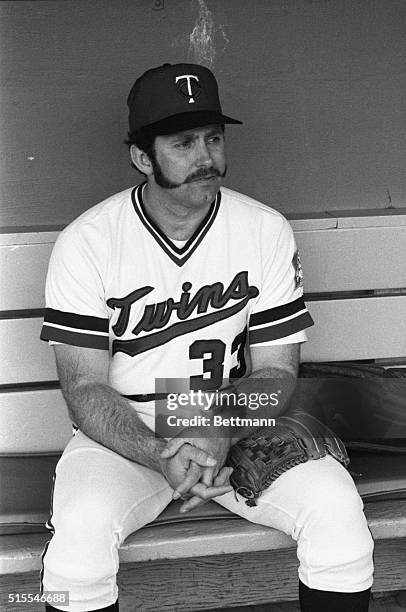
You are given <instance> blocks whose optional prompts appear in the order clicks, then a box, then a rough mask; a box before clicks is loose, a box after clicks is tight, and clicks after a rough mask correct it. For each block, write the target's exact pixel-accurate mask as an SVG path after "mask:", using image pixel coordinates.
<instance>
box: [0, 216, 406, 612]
mask: <svg viewBox="0 0 406 612" xmlns="http://www.w3.org/2000/svg"><path fill="white" fill-rule="evenodd" d="M290 220H291V224H292V226H293V229H294V231H295V235H296V239H297V243H298V246H299V249H300V253H301V259H302V262H303V267H304V271H305V289H306V300H307V304H308V307H309V310H310V311H311V314H312V316H313V318H314V320H315V322H316V325H315V326H314V327H313V328H311V329H310V330H309V332H308V336H309V341H308V342H307V343H306V344H305V345H304V346H303V349H302V361H337V360H351V361H354V360H360V361H364V360H375V361H377V362H378V363H381V364H384V365H386V366H387V367H391V366H393V365H403V366H405V365H406V209H385V210H381V211H348V212H346V211H340V212H337V213H335V212H330V213H325V214H323V213H321V214H314V215H307V216H303V217H301V216H296V217H294V218H292V217H291V219H290ZM59 229H60V228H55V227H46V228H36V229H35V230H34V229H32V228H19V229H18V230H12V231H10V230H9V231H8V230H7V229H4V230H3V231H2V233H0V253H1V289H2V291H1V295H0V336H1V344H0V346H1V348H0V350H1V355H0V364H1V365H0V417H1V426H0V468H2V470H0V475H2V482H3V484H5V485H7V486H6V487H5V488H7V491H14V493H15V498H14V493H12V494H10V495H9V498H8V499H2V501H1V504H0V508H1V516H0V523H1V524H2V525H3V527H4V529H3V533H4V534H5V535H2V536H0V609H1V610H5V611H8V612H11V611H13V612H14V611H17V610H21V611H24V612H29V611H32V612H34V611H37V610H42V609H43V608H42V605H38V604H27V603H20V604H8V603H7V594H8V593H37V592H38V572H39V569H40V566H41V560H40V555H41V553H42V550H43V546H44V543H45V541H46V540H48V539H49V535H48V534H46V533H44V532H35V531H40V529H39V530H38V529H35V527H38V525H41V524H43V523H44V521H45V520H46V518H47V508H44V507H43V499H44V497H45V498H47V496H48V493H49V489H50V479H51V473H52V469H53V465H54V464H55V462H56V460H57V457H58V456H59V454H60V452H61V451H62V449H63V448H64V446H65V444H66V442H67V440H68V439H69V437H70V435H71V427H70V423H69V420H68V418H67V410H66V407H65V405H64V402H63V399H62V396H61V393H60V390H59V386H58V383H57V375H56V370H55V364H54V358H53V352H52V350H50V349H49V348H48V346H47V344H46V343H43V342H40V340H39V332H40V328H41V321H42V309H43V307H44V282H45V274H46V268H47V263H48V259H49V255H50V253H51V250H52V247H53V244H54V241H55V239H56V237H57V235H58V232H59ZM399 462H403V463H399V473H398V474H394V479H396V478H397V477H398V476H399V475H400V474H401V470H405V465H404V464H405V459H404V457H403V458H401V457H399ZM38 466H40V468H38ZM30 470H31V472H30ZM27 474H28V475H29V478H28V483H27ZM44 474H45V475H46V477H45V476H44ZM23 477H24V478H25V483H26V484H25V487H26V491H25V492H26V495H27V500H29V502H28V501H27V502H25V501H24V499H23V503H22V502H21V486H19V485H21V482H22V478H23ZM25 503H27V504H28V503H29V504H30V507H29V508H28V506H27V507H26V506H25ZM212 507H215V508H216V513H217V514H215V517H216V518H210V517H209V516H206V517H203V518H199V519H198V520H192V518H193V517H189V518H184V517H183V518H182V520H181V521H177V522H176V521H175V522H172V523H170V524H167V523H164V524H163V523H162V522H161V523H160V522H159V521H158V522H157V523H156V524H152V525H150V526H147V527H145V528H144V529H142V530H141V531H139V532H137V533H135V534H133V535H131V536H130V537H129V538H128V539H127V540H126V542H125V543H124V545H123V546H122V547H121V549H120V559H121V566H120V572H119V577H118V579H119V584H120V610H121V611H122V612H127V611H128V612H130V611H133V610H140V611H144V610H145V611H147V610H156V611H158V610H159V611H163V610H175V609H176V610H198V609H218V608H221V607H225V606H237V605H243V604H246V605H248V604H254V603H264V602H272V601H282V600H293V599H297V565H298V562H297V559H296V548H295V543H294V542H293V540H291V539H290V538H289V537H287V536H286V535H284V534H282V533H280V532H278V531H276V530H273V529H268V528H264V527H261V526H257V525H252V524H250V523H248V522H247V521H244V520H243V519H240V518H235V517H232V516H231V515H230V514H229V513H227V512H226V511H224V512H222V511H221V510H219V508H218V506H217V504H214V503H213V504H209V505H208V506H204V508H205V510H204V511H205V512H206V511H207V512H208V513H210V512H211V508H212ZM365 511H366V515H367V518H368V522H369V525H370V528H371V531H372V534H373V536H374V539H375V541H376V553H375V562H376V574H375V583H374V590H375V591H387V590H398V589H404V588H406V501H405V500H386V501H379V502H372V501H367V502H366V504H365ZM219 512H220V515H219V514H218V513H219ZM168 515H169V519H173V518H174V516H175V518H176V506H171V507H170V509H169V510H168V511H167V512H166V516H168ZM164 516H165V515H164ZM177 518H179V517H177ZM33 526H34V527H33ZM33 528H34V532H32V530H33ZM17 530H18V531H20V532H22V533H19V534H16V533H15V531H17ZM30 530H31V532H30Z"/></svg>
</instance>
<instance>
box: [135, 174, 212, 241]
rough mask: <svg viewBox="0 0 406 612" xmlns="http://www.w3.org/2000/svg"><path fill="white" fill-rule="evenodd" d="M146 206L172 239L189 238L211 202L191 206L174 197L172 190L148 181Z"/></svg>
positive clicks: (145, 194) (147, 210) (157, 223)
mask: <svg viewBox="0 0 406 612" xmlns="http://www.w3.org/2000/svg"><path fill="white" fill-rule="evenodd" d="M143 202H144V207H145V210H146V212H147V213H148V215H149V216H150V217H151V219H152V220H153V221H154V223H156V225H157V226H158V227H159V228H160V229H161V230H162V231H163V232H164V234H165V235H166V236H167V237H168V238H170V239H172V240H188V239H189V238H190V237H191V236H192V235H193V233H194V232H195V230H196V229H197V227H198V226H199V225H200V223H201V222H202V221H203V219H204V217H205V216H206V215H207V213H208V211H209V209H210V206H211V202H209V203H207V204H206V203H205V204H204V205H202V206H201V207H196V208H190V207H187V206H185V205H184V204H183V203H182V202H179V200H177V198H176V197H173V195H172V193H171V190H169V189H161V188H160V187H158V186H157V185H151V184H150V183H147V184H146V185H145V188H144V191H143Z"/></svg>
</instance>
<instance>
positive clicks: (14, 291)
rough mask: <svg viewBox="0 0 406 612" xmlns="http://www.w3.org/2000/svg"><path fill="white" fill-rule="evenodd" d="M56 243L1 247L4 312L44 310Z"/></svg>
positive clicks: (0, 295) (0, 297) (1, 306)
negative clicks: (51, 261)
mask: <svg viewBox="0 0 406 612" xmlns="http://www.w3.org/2000/svg"><path fill="white" fill-rule="evenodd" d="M53 246H54V243H53V242H50V243H43V244H20V245H10V246H2V247H0V261H1V287H2V291H1V293H0V310H26V309H31V308H43V307H44V304H45V297H44V293H45V278H46V273H47V268H48V262H49V257H50V255H51V251H52V248H53Z"/></svg>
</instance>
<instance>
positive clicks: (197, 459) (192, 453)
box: [179, 444, 217, 467]
mask: <svg viewBox="0 0 406 612" xmlns="http://www.w3.org/2000/svg"><path fill="white" fill-rule="evenodd" d="M179 452H180V453H182V455H183V457H185V458H187V459H189V460H190V461H193V462H194V463H197V465H201V466H202V467H213V466H215V465H217V461H216V460H215V458H214V457H213V456H212V455H210V454H209V453H207V452H206V451H204V450H203V449H201V448H198V447H197V446H192V445H191V444H185V445H184V446H183V447H182V448H181V449H180V451H179Z"/></svg>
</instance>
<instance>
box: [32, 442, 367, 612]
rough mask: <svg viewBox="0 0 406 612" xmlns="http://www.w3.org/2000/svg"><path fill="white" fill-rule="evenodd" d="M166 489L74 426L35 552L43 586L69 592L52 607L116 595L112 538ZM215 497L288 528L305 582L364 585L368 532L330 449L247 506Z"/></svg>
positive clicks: (93, 606) (98, 604)
mask: <svg viewBox="0 0 406 612" xmlns="http://www.w3.org/2000/svg"><path fill="white" fill-rule="evenodd" d="M172 493H173V490H172V488H171V487H170V486H169V485H168V483H167V482H166V480H165V478H164V477H163V476H161V475H160V474H158V473H156V472H154V471H152V470H150V469H148V468H145V467H143V466H141V465H138V464H136V463H133V462H131V461H129V460H127V459H125V458H123V457H121V456H120V455H118V454H116V453H114V452H112V451H110V450H108V449H107V448H105V447H103V446H101V445H100V444H98V443H97V442H94V441H93V440H91V439H90V438H88V437H87V436H85V435H84V434H83V433H82V432H77V433H76V435H75V436H74V438H73V439H72V440H71V441H70V442H69V444H68V446H67V447H66V449H65V451H64V453H63V455H62V457H61V459H60V461H59V463H58V465H57V469H56V477H55V486H54V495H53V508H52V516H51V521H50V522H51V523H52V527H53V529H54V535H53V537H52V539H51V540H50V542H49V543H48V544H47V546H46V548H45V551H44V555H43V576H42V578H43V587H44V589H45V590H46V591H52V590H54V591H69V594H70V604H69V606H68V607H66V606H64V607H63V608H61V609H63V610H68V611H69V612H84V611H87V610H97V609H99V608H103V607H107V606H109V605H111V604H112V603H114V602H115V601H116V599H117V597H118V591H117V584H116V574H117V571H118V567H119V559H118V548H119V546H120V544H121V543H122V542H123V540H124V539H125V538H126V537H127V536H128V535H129V534H130V533H132V532H134V531H136V530H137V529H140V528H141V527H143V526H144V525H145V524H147V523H149V522H151V521H153V520H154V519H155V518H156V517H157V516H158V515H159V514H160V513H161V512H162V510H163V509H164V508H165V507H166V506H167V505H168V503H169V502H170V501H171V499H172ZM215 501H216V502H218V503H219V504H221V505H223V506H225V507H226V508H228V509H229V510H231V511H232V512H235V513H236V514H238V515H240V516H243V517H244V518H246V519H248V520H249V521H252V522H254V523H259V524H262V525H267V526H269V527H274V528H276V529H279V530H281V531H283V532H285V533H287V534H289V535H290V536H292V538H293V539H294V540H296V542H297V555H298V559H299V562H300V565H299V578H300V580H301V581H302V582H303V583H304V584H305V585H307V586H308V587H309V588H312V589H319V590H324V591H337V592H346V593H352V592H357V591H363V590H365V589H368V588H369V587H370V586H371V585H372V575H373V560H372V552H373V541H372V537H371V534H370V532H369V529H368V526H367V522H366V519H365V516H364V513H363V503H362V500H361V498H360V497H359V495H358V492H357V490H356V488H355V485H354V483H353V480H352V478H351V476H350V475H349V474H348V472H347V471H346V470H345V469H344V467H343V466H342V465H341V464H340V463H338V462H337V461H336V460H335V459H333V458H332V457H330V456H327V457H325V458H323V459H319V460H317V461H309V462H307V463H304V464H301V465H298V466H296V467H294V468H292V469H290V470H288V471H287V472H285V473H284V474H282V476H280V477H279V478H278V479H277V480H276V481H275V482H274V483H273V484H272V485H271V486H270V487H269V488H268V489H267V490H266V491H265V492H263V494H262V495H261V497H260V498H259V503H258V506H256V507H254V508H250V507H248V506H246V504H245V503H244V501H243V500H242V498H240V502H237V501H236V499H235V496H234V493H233V492H232V493H227V494H226V495H223V496H221V497H218V498H216V499H215ZM55 607H58V606H55Z"/></svg>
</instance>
